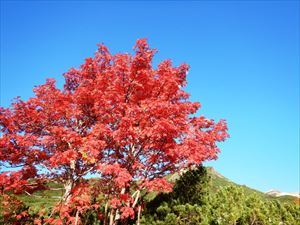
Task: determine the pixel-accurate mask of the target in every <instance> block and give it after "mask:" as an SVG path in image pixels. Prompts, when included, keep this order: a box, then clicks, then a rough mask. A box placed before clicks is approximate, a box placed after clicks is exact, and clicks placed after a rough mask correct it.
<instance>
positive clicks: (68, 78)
mask: <svg viewBox="0 0 300 225" xmlns="http://www.w3.org/2000/svg"><path fill="white" fill-rule="evenodd" d="M134 49H135V54H134V55H130V54H116V55H112V54H111V53H110V52H109V51H108V49H107V48H106V47H105V46H103V45H99V48H98V50H97V52H96V54H95V57H94V58H87V59H86V60H85V63H84V64H83V65H81V67H80V68H79V69H74V68H72V69H70V70H69V71H68V72H66V73H65V74H64V77H65V84H64V88H63V89H62V90H60V89H58V88H57V87H56V86H55V80H54V79H47V81H46V83H45V84H44V85H40V86H37V87H35V88H34V92H35V96H34V97H33V98H30V99H29V100H27V101H22V100H20V99H19V98H17V99H16V101H15V102H14V103H13V104H12V105H11V107H10V108H0V130H1V132H2V133H3V135H2V136H1V137H0V150H1V151H0V163H1V164H5V165H12V166H22V165H23V166H25V167H24V168H23V169H21V170H19V171H17V172H12V173H2V174H1V175H0V185H1V186H0V187H1V190H2V192H3V191H7V190H13V191H14V192H19V191H20V190H19V189H23V187H24V186H26V184H27V183H28V180H29V179H30V178H37V177H47V178H51V179H58V180H59V181H60V182H63V183H65V184H69V186H68V187H69V188H71V190H68V188H67V185H66V195H65V196H67V197H66V198H65V201H66V202H67V204H68V206H70V205H72V204H74V205H75V206H76V207H81V208H82V207H83V208H84V207H90V203H88V202H89V201H88V200H87V198H88V197H86V196H84V194H82V190H86V189H85V188H82V187H81V185H82V184H81V183H82V180H83V177H84V176H85V175H86V174H88V173H91V172H92V173H96V174H99V175H100V176H101V179H102V178H103V180H106V181H107V182H106V184H105V185H106V186H107V187H106V188H102V189H101V188H100V189H99V190H102V191H103V193H104V194H105V196H107V198H109V199H107V200H108V201H109V200H111V201H110V202H111V205H112V206H113V207H123V206H124V204H123V206H122V204H121V205H120V204H116V203H114V201H115V200H114V199H115V198H120V197H121V196H122V197H121V198H123V197H124V196H123V195H122V194H129V187H135V188H136V189H143V188H147V189H148V191H151V190H159V191H170V190H171V185H170V184H169V183H168V182H167V181H166V180H164V179H163V177H164V176H165V175H166V174H169V173H173V172H176V171H179V170H180V169H181V168H183V167H186V166H190V165H194V164H199V163H202V162H203V161H205V160H212V159H216V158H217V154H218V153H219V151H220V150H219V149H218V147H217V144H216V143H217V142H220V141H224V140H225V139H226V138H227V137H228V134H227V126H226V123H225V121H224V120H221V121H219V122H214V121H213V120H210V119H206V118H205V117H204V116H200V117H197V116H195V113H196V111H197V110H198V109H199V108H200V104H199V103H197V102H191V101H189V94H188V93H186V92H185V91H184V90H183V89H182V88H183V87H184V86H185V85H186V83H187V82H186V74H187V71H188V68H189V66H188V65H187V64H182V65H180V66H178V67H175V66H173V65H172V62H171V61H170V60H165V61H163V62H161V63H160V64H159V65H158V66H157V68H156V69H155V68H153V67H152V59H153V56H154V54H155V53H156V50H154V49H151V48H150V47H149V45H148V43H147V41H146V40H145V39H140V40H138V41H137V43H136V46H135V47H134ZM41 168H43V169H41ZM38 170H39V175H38V173H37V171H38ZM102 184H103V183H102ZM137 184H139V185H138V186H137ZM78 188H79V189H80V191H79V189H78ZM104 190H105V191H104ZM122 190H125V193H121V192H122ZM78 191H79V192H80V194H78ZM90 193H91V194H92V193H93V192H90ZM94 193H95V192H94ZM120 194H121V195H120ZM76 195H77V196H81V197H82V198H80V199H79V198H77V197H76ZM68 196H71V197H68ZM74 196H75V197H74ZM131 202H132V199H131ZM130 204H131V203H127V205H126V207H127V208H122V210H123V211H121V213H122V214H121V215H122V218H125V217H132V216H133V210H132V209H131V208H130Z"/></svg>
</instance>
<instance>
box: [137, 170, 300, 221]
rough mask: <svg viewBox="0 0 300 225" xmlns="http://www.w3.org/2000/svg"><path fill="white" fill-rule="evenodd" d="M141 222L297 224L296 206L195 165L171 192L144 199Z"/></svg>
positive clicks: (298, 216) (298, 219)
mask: <svg viewBox="0 0 300 225" xmlns="http://www.w3.org/2000/svg"><path fill="white" fill-rule="evenodd" d="M142 224H145V225H146V224H151V225H165V224H169V225H231V224H232V225H247V224H251V225H264V224H266V225H269V224H274V225H275V224H276V225H278V224H281V225H283V224H286V225H298V224H300V210H299V206H298V205H296V204H293V203H292V202H288V203H287V202H280V201H279V200H276V199H274V198H272V197H268V196H266V195H264V194H263V193H261V192H258V191H254V190H252V189H250V188H248V187H245V186H240V185H236V184H233V183H232V182H230V181H228V180H226V179H225V178H223V177H220V176H219V175H218V174H215V173H214V171H213V170H212V169H210V168H208V169H205V168H204V167H199V168H198V169H195V170H190V171H187V172H186V173H185V174H184V175H183V176H181V177H180V178H179V179H178V180H177V181H176V183H175V187H174V191H173V192H172V193H168V194H165V193H163V194H159V195H157V196H156V197H155V198H154V199H153V200H151V201H150V202H148V203H147V205H146V210H145V212H144V216H143V219H142Z"/></svg>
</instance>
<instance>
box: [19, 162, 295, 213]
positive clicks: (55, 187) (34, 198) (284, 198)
mask: <svg viewBox="0 0 300 225" xmlns="http://www.w3.org/2000/svg"><path fill="white" fill-rule="evenodd" d="M183 172H184V171H182V172H181V173H183ZM207 172H208V175H209V176H210V177H211V182H212V187H213V189H215V190H217V189H219V188H220V187H224V186H228V185H233V186H239V187H242V188H243V190H244V193H245V194H254V193H255V194H257V195H259V196H261V197H263V198H266V199H277V200H279V201H281V202H293V203H296V204H299V203H300V196H299V193H298V195H297V193H286V192H279V191H273V190H272V191H270V192H267V193H263V192H260V191H258V190H255V189H252V188H250V187H247V186H246V185H240V184H237V183H234V182H232V181H230V180H229V179H228V178H226V177H224V176H223V175H222V174H220V173H219V172H218V171H216V170H215V169H214V168H213V167H207ZM179 176H180V175H179V173H174V174H171V175H168V176H167V179H168V180H170V181H172V182H175V180H177V179H178V178H179ZM49 187H50V188H51V190H45V191H39V192H37V193H35V194H33V195H23V196H20V198H21V200H23V201H24V202H25V203H26V204H28V205H31V206H32V205H34V206H35V207H41V206H44V207H49V206H50V205H52V204H53V203H55V202H57V201H58V199H59V198H60V196H62V194H63V190H62V185H61V184H56V183H53V182H51V183H49ZM155 195H156V194H155V193H152V194H151V193H150V196H151V197H150V198H153V197H154V196H155Z"/></svg>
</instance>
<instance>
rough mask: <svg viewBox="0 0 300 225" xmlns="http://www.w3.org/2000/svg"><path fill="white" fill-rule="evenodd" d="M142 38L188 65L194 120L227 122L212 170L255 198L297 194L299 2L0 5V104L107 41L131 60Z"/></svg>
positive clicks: (75, 63) (162, 54)
mask: <svg viewBox="0 0 300 225" xmlns="http://www.w3.org/2000/svg"><path fill="white" fill-rule="evenodd" d="M141 37H146V38H148V40H149V43H150V45H151V46H152V47H154V48H157V49H158V50H159V52H158V54H157V55H156V58H155V60H154V62H155V64H157V63H158V62H159V61H161V60H163V59H166V58H171V59H172V60H173V62H174V64H175V65H179V64H180V63H182V62H186V63H188V64H189V65H190V66H191V69H190V71H189V75H188V86H187V88H186V89H187V91H188V92H189V93H190V94H191V96H192V97H191V98H192V100H194V101H199V102H201V104H202V109H201V110H200V111H199V114H203V115H205V116H207V117H209V118H214V119H221V118H225V119H226V120H227V121H228V126H229V132H230V135H231V138H230V139H228V141H226V142H225V143H222V144H221V145H220V147H221V149H222V153H221V154H220V157H219V159H218V160H217V161H214V162H210V163H207V165H213V166H214V167H215V168H216V169H217V170H218V171H219V172H220V173H221V174H223V175H224V176H226V177H228V178H229V179H231V180H233V181H235V182H237V183H240V184H246V185H248V186H250V187H252V188H256V189H258V190H261V191H267V190H269V189H279V190H281V191H299V2H297V1H274V2H272V1H265V2H264V1H240V2H234V1H219V2H218V1H212V2H204V1H203V2H202V1H193V2H180V1H174V2H172V1H166V2H158V1H152V2H150V1H148V2H137V1H131V2H113V3H110V2H97V1H94V2H92V1H91V2H88V1H87V2H83V1H82V2H80V1H74V2H72V1H63V2H59V1H52V2H51V1H43V2H38V1H26V2H25V1H24V2H22V1H1V106H5V107H7V106H8V105H9V104H10V102H11V100H12V99H13V98H14V97H15V96H21V98H22V99H27V98H28V97H30V96H32V88H33V87H34V86H35V85H39V84H42V83H44V82H45V79H46V78H47V77H53V78H55V79H57V81H58V85H59V86H62V84H63V79H62V73H64V72H66V71H67V70H68V69H69V68H71V67H77V66H79V65H80V64H81V63H82V62H83V60H84V58H86V57H89V56H92V55H93V53H94V52H95V50H96V44H97V43H101V42H104V43H105V44H106V45H107V46H108V47H109V49H110V50H111V51H112V52H113V53H117V52H132V47H133V45H134V43H135V41H136V39H138V38H141Z"/></svg>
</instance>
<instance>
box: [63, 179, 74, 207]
mask: <svg viewBox="0 0 300 225" xmlns="http://www.w3.org/2000/svg"><path fill="white" fill-rule="evenodd" d="M64 187H65V193H64V195H63V197H62V202H63V203H67V202H69V200H70V197H71V190H72V187H73V182H72V181H71V180H68V181H67V182H66V183H65V185H64Z"/></svg>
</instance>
